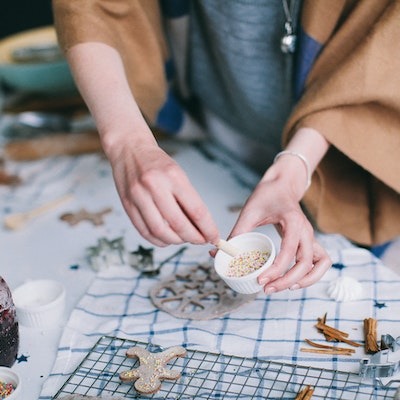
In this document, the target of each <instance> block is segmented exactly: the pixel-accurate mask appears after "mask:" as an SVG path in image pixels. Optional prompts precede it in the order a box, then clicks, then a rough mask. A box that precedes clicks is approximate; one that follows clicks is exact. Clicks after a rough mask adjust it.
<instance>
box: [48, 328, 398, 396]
mask: <svg viewBox="0 0 400 400" xmlns="http://www.w3.org/2000/svg"><path fill="white" fill-rule="evenodd" d="M133 346H142V347H144V348H146V349H148V350H149V351H152V352H156V351H162V350H163V349H162V348H161V347H159V346H156V345H153V344H149V343H143V342H138V341H134V340H127V339H120V338H115V337H110V336H104V337H101V338H100V339H99V340H98V342H97V343H96V344H95V345H94V346H93V348H92V349H91V351H90V352H89V354H88V355H87V356H86V357H85V358H84V359H83V360H82V362H81V363H80V365H79V366H78V367H77V368H76V370H75V371H74V373H73V374H72V375H71V376H70V378H69V379H68V380H67V381H66V382H65V384H64V385H63V386H62V388H61V389H60V390H59V391H58V393H57V394H56V395H55V397H54V399H62V397H63V396H65V395H71V394H78V395H87V396H113V397H114V396H115V398H118V399H119V398H124V399H125V398H126V399H138V398H151V399H168V400H172V399H179V400H189V399H224V400H225V399H246V400H251V399H256V400H261V399H280V400H282V399H295V398H296V396H297V394H298V392H299V391H300V390H302V389H303V388H304V387H306V386H307V385H310V386H312V387H313V388H315V390H314V394H313V396H312V399H325V400H336V399H341V400H347V399H348V400H368V399H373V400H383V399H393V397H394V395H395V388H391V387H386V388H384V387H381V386H377V387H376V386H374V385H373V384H371V383H369V382H367V383H365V382H361V380H360V377H359V376H358V375H356V374H353V373H348V372H341V371H334V370H327V369H319V368H313V367H306V366H299V365H291V364H285V363H278V362H274V361H266V360H259V359H254V358H242V357H237V356H228V355H221V354H216V353H209V352H203V351H197V350H188V351H187V355H186V356H185V357H184V358H177V359H173V360H171V361H170V362H169V363H168V367H169V368H171V369H177V370H180V371H181V373H182V376H181V378H180V379H178V380H177V381H167V380H166V381H163V382H162V385H161V389H160V390H159V391H158V392H157V393H156V394H153V395H140V394H139V393H137V392H136V390H135V389H134V387H133V385H132V383H129V384H127V383H122V382H121V381H120V379H119V374H120V373H121V372H122V371H126V370H130V369H132V368H136V367H138V366H139V362H138V361H137V360H136V359H131V358H127V357H126V355H125V353H126V350H127V349H129V348H130V347H133Z"/></svg>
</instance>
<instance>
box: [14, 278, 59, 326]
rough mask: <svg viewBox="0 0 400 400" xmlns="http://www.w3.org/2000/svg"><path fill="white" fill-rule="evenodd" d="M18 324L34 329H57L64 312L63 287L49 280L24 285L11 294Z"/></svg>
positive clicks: (34, 281)
mask: <svg viewBox="0 0 400 400" xmlns="http://www.w3.org/2000/svg"><path fill="white" fill-rule="evenodd" d="M12 296H13V299H14V304H15V308H16V311H17V318H18V322H19V323H20V324H21V325H24V326H28V327H34V328H41V329H43V328H57V327H59V322H60V320H61V319H62V317H63V314H64V310H65V289H64V286H63V285H62V284H61V283H59V282H57V281H55V280H51V279H38V280H32V281H28V282H26V283H24V284H23V285H21V286H19V287H17V288H16V289H15V290H14V291H13V292H12Z"/></svg>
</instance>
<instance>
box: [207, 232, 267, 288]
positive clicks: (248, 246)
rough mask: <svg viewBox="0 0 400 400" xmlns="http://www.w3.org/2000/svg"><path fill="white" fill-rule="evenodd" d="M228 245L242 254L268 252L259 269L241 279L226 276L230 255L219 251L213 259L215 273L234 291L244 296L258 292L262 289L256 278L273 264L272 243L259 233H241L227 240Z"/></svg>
mask: <svg viewBox="0 0 400 400" xmlns="http://www.w3.org/2000/svg"><path fill="white" fill-rule="evenodd" d="M228 243H229V244H231V245H232V246H234V247H236V248H237V249H239V250H240V251H243V252H247V251H251V250H260V251H268V252H269V253H270V256H269V258H268V260H267V262H266V263H265V264H264V265H263V266H262V267H261V268H259V269H258V270H256V271H254V272H251V273H250V274H248V275H245V276H241V277H230V276H228V275H227V273H228V269H229V264H230V262H231V260H232V257H231V256H230V255H228V254H226V253H224V252H223V251H221V250H219V251H218V252H217V254H216V256H215V259H214V267H215V271H216V272H217V274H218V275H219V276H220V277H221V278H222V279H223V280H224V281H225V283H226V284H227V285H228V286H229V287H231V288H232V289H233V290H234V291H236V292H238V293H244V294H251V293H257V292H259V291H260V290H261V289H262V286H261V285H259V284H258V282H257V278H258V276H259V275H260V274H261V273H262V272H264V271H265V270H266V269H267V268H268V267H270V266H271V265H272V263H273V262H274V259H275V246H274V243H273V242H272V240H271V239H270V238H269V237H268V236H267V235H264V234H263V233H259V232H248V233H243V234H241V235H238V236H235V237H233V238H232V239H230V240H228Z"/></svg>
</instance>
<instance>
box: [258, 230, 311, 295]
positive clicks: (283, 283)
mask: <svg viewBox="0 0 400 400" xmlns="http://www.w3.org/2000/svg"><path fill="white" fill-rule="evenodd" d="M313 242H314V240H313V235H312V234H311V232H310V231H309V230H308V229H305V232H304V233H303V235H302V238H301V240H300V244H299V248H298V251H297V254H296V263H295V264H294V265H293V266H292V267H291V268H290V269H289V270H288V271H287V272H286V273H285V274H284V275H283V276H281V277H279V278H277V279H275V280H272V281H269V282H268V284H266V285H265V286H264V292H265V293H266V294H271V293H274V292H278V291H281V290H285V289H288V288H293V287H294V288H297V286H295V285H297V284H298V281H300V280H301V279H302V278H303V277H304V276H305V275H307V274H308V272H309V271H310V270H311V269H312V268H313V255H314V251H313Z"/></svg>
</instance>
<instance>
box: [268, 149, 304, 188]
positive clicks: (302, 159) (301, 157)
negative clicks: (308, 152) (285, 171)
mask: <svg viewBox="0 0 400 400" xmlns="http://www.w3.org/2000/svg"><path fill="white" fill-rule="evenodd" d="M281 156H295V157H297V158H299V159H300V160H301V161H302V162H303V164H304V166H305V167H306V173H307V185H306V190H307V189H308V188H309V187H310V185H311V167H310V163H309V162H308V160H307V158H305V157H304V156H303V154H301V153H297V152H296V151H291V150H284V151H281V152H279V153H278V154H277V155H276V156H275V158H274V162H275V161H276V160H277V159H278V158H279V157H281Z"/></svg>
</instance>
